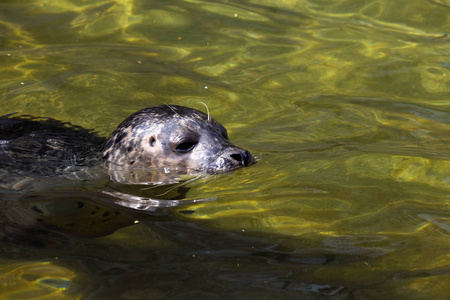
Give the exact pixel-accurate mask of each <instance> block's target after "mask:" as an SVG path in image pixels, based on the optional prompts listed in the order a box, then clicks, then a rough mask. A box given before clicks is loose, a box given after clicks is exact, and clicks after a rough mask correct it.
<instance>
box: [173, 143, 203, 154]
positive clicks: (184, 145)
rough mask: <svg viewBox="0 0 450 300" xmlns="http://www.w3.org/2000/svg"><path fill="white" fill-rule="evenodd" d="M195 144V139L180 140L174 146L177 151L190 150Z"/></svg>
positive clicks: (184, 151) (185, 151) (186, 151)
mask: <svg viewBox="0 0 450 300" xmlns="http://www.w3.org/2000/svg"><path fill="white" fill-rule="evenodd" d="M197 144H198V142H195V141H185V142H182V143H180V144H178V145H177V147H176V148H175V152H178V153H188V152H191V151H192V150H193V149H194V147H195V146H196V145H197Z"/></svg>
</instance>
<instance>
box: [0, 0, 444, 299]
mask: <svg viewBox="0 0 450 300" xmlns="http://www.w3.org/2000/svg"><path fill="white" fill-rule="evenodd" d="M0 16H1V17H0V32H1V34H0V37H1V39H0V70H1V76H0V113H1V114H2V115H4V114H8V113H12V112H17V113H18V114H25V115H34V116H45V117H52V118H55V119H58V120H63V121H68V122H71V123H72V124H76V125H81V126H83V127H85V128H90V129H95V130H96V131H98V133H99V134H100V135H102V136H107V135H108V134H109V133H110V132H111V131H112V130H114V128H115V127H116V126H117V125H118V124H119V123H120V122H121V121H122V120H123V119H124V118H125V117H126V116H128V115H129V114H131V113H133V112H135V111H137V110H139V109H141V108H144V107H147V106H152V105H157V104H163V103H171V104H178V105H184V106H190V107H193V108H196V109H199V110H204V109H205V108H204V106H203V105H202V104H201V103H200V102H205V103H206V104H207V105H208V107H209V110H210V113H211V114H212V116H213V117H214V118H215V119H217V120H218V121H219V122H221V123H222V124H223V125H225V127H227V129H228V131H229V135H230V137H231V140H232V141H233V142H234V143H235V144H237V145H239V146H242V147H244V148H246V149H249V150H250V152H252V153H253V154H254V155H255V156H256V157H257V159H258V161H259V162H258V164H257V165H255V166H252V167H250V168H245V169H242V170H238V171H236V172H232V173H231V174H225V175H217V176H207V177H202V178H199V179H197V180H193V181H192V182H190V183H188V184H187V186H186V187H187V188H189V190H188V191H187V192H186V195H185V197H186V199H187V200H191V199H199V198H213V199H215V200H214V201H208V202H201V203H197V204H192V205H191V204H187V205H182V206H175V207H167V208H161V209H158V210H156V211H140V210H133V209H123V211H121V212H122V214H121V217H117V219H115V220H114V221H111V222H110V223H109V224H106V225H105V224H104V223H102V222H101V221H102V219H101V218H100V219H98V218H96V217H92V216H90V217H89V216H88V215H89V212H90V211H91V210H90V209H93V210H95V211H97V212H98V214H100V212H101V214H102V215H105V214H106V215H107V213H108V212H110V211H112V210H114V209H117V208H116V207H114V206H111V205H110V204H109V203H108V201H107V200H108V199H109V200H114V199H110V198H108V197H106V198H105V197H103V196H102V197H100V196H99V195H98V194H97V193H96V192H95V190H96V189H97V187H98V186H101V187H105V186H109V185H110V184H111V183H109V182H107V181H106V182H104V181H103V182H95V184H94V183H89V182H85V183H83V184H82V185H81V186H78V187H76V188H73V189H74V190H70V193H68V191H67V190H62V191H61V190H58V189H57V188H56V187H55V189H54V190H52V189H50V190H47V191H45V192H42V193H38V194H33V195H25V196H26V197H25V196H24V197H25V199H24V200H23V201H22V202H21V203H22V204H20V205H18V206H17V207H16V206H14V209H13V210H12V211H13V212H14V213H16V214H18V216H20V218H23V219H26V217H27V214H28V212H26V211H28V210H27V209H24V207H27V208H30V207H31V208H32V207H33V205H35V203H36V202H39V204H41V205H44V207H47V208H48V210H49V212H51V214H50V216H48V220H50V219H51V220H53V222H55V224H57V225H58V226H59V228H57V230H56V229H55V230H48V231H44V232H41V231H39V232H36V231H33V230H34V229H33V228H27V231H25V233H23V232H21V231H19V232H16V231H14V232H15V234H17V236H18V238H17V239H8V238H5V237H4V236H3V237H2V240H3V241H2V244H1V247H0V248H1V250H0V263H1V265H0V266H1V271H2V272H1V274H2V275H1V277H0V298H2V299H213V298H219V299H325V298H326V299H447V297H448V295H450V288H449V285H448V282H449V279H450V274H449V250H450V240H449V233H450V210H449V203H450V196H449V195H450V193H449V191H450V93H449V88H450V63H449V57H450V37H449V36H448V34H449V33H450V18H449V16H450V3H449V2H448V1H445V0H429V1H419V0H413V1H411V0H408V1H406V0H397V1H381V0H380V1H356V0H340V1H320V0H316V1H312V0H310V1H306V0H285V1H269V0H262V1H261V0H258V1H256V0H255V1H250V0H247V1H225V0H224V1H219V0H215V1H192V0H186V1H144V0H116V1H110V0H105V1H93V0H91V1H89V0H87V1H77V0H72V1H68V0H58V1H54V0H46V1H24V0H20V1H18V0H14V1H6V0H4V1H2V2H1V3H0ZM115 188H117V189H119V188H122V189H124V192H126V193H130V194H131V193H133V194H141V195H142V194H144V195H145V194H146V193H149V191H148V190H146V189H145V187H142V186H138V187H132V188H130V187H115ZM130 190H131V191H130ZM161 193H163V192H161ZM80 199H81V200H82V201H83V203H86V206H83V207H82V208H80V207H79V204H78V203H79V201H80ZM27 201H28V202H27ZM28 203H30V204H28ZM55 203H56V204H55ZM112 207H113V208H112ZM80 209H81V210H80ZM22 211H23V213H22ZM21 214H23V215H21ZM67 218H68V219H71V220H75V221H74V224H76V225H77V226H78V227H77V229H71V228H72V227H70V226H69V225H70V224H68V223H67V222H66V223H64V222H63V221H62V220H65V219H67ZM92 222H94V223H95V226H91V227H89V226H90V225H89V224H93V223H92ZM64 224H65V225H64ZM102 224H103V225H102ZM63 225H64V226H63ZM66 225H67V226H66ZM58 226H57V227H58ZM8 232H9V231H8Z"/></svg>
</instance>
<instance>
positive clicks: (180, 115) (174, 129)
mask: <svg viewBox="0 0 450 300" xmlns="http://www.w3.org/2000/svg"><path fill="white" fill-rule="evenodd" d="M102 159H103V160H106V161H107V171H108V173H109V175H110V178H111V179H112V180H113V181H115V182H120V183H132V184H136V183H142V182H145V183H146V184H152V183H157V184H164V183H173V182H176V180H172V179H171V180H167V179H161V178H159V179H156V178H155V176H156V175H155V174H167V173H171V174H198V173H205V174H217V173H224V172H228V171H232V170H235V169H238V168H241V167H246V166H249V165H252V164H254V163H255V162H256V161H255V159H254V158H253V156H252V155H251V154H250V153H249V152H248V151H247V150H245V149H243V148H240V147H237V146H235V145H233V144H232V143H231V142H230V140H229V138H228V133H227V131H226V129H225V128H224V127H223V126H222V125H221V124H219V123H218V122H217V121H215V120H214V119H213V118H211V117H210V116H209V115H206V114H204V113H202V112H200V111H198V110H195V109H192V108H187V107H183V106H177V105H161V106H154V107H149V108H145V109H142V110H140V111H138V112H136V113H134V114H132V115H131V116H129V117H128V118H127V119H125V120H124V121H123V122H122V123H121V124H120V125H119V126H118V127H117V129H116V130H115V131H114V132H113V133H112V134H111V136H110V137H109V138H108V139H105V138H103V137H100V136H98V135H97V134H96V133H95V132H93V131H92V130H87V129H84V128H81V127H79V126H73V125H71V124H69V123H64V122H61V121H57V120H54V119H48V118H36V117H30V116H22V117H12V116H11V115H6V116H3V117H1V118H0V186H1V187H8V186H14V189H15V190H18V191H20V190H29V189H27V187H26V186H25V185H26V184H28V185H35V186H36V185H39V184H40V182H39V181H42V180H43V178H53V179H52V180H51V181H49V183H50V184H51V183H52V182H53V183H54V182H56V181H55V180H56V178H58V179H62V180H64V179H65V178H66V179H67V178H75V179H82V180H90V179H92V178H95V177H96V171H95V170H97V169H102V168H103V169H104V165H105V164H104V163H102ZM150 170H151V172H152V174H153V175H151V176H149V175H148V173H149V171H150ZM94 171H95V172H94ZM97 173H98V172H97ZM103 173H104V171H103ZM142 173H146V175H145V176H142ZM136 174H141V175H136ZM158 176H161V175H158ZM97 177H98V176H97ZM136 177H141V178H142V180H141V179H138V180H137V179H136ZM144 177H146V178H144ZM152 177H153V178H152ZM156 177H157V176H156ZM24 178H26V180H24ZM37 178H38V180H36V179H37ZM19 182H20V184H17V183H19ZM30 189H31V190H36V189H35V188H30Z"/></svg>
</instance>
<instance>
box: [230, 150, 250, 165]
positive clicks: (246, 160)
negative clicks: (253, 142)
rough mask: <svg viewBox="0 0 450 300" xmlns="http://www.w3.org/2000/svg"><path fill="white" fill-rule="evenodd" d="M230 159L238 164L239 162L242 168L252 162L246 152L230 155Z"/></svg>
mask: <svg viewBox="0 0 450 300" xmlns="http://www.w3.org/2000/svg"><path fill="white" fill-rule="evenodd" d="M230 157H231V158H232V159H234V160H236V161H238V162H241V163H242V164H243V165H244V167H246V166H248V165H249V164H250V163H251V162H252V161H253V157H252V155H251V154H250V152H248V151H247V150H244V151H242V152H239V153H233V154H230Z"/></svg>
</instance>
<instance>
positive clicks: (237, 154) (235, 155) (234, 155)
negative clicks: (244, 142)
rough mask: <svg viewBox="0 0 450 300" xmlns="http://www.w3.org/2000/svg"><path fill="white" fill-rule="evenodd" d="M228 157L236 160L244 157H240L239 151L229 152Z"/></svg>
mask: <svg viewBox="0 0 450 300" xmlns="http://www.w3.org/2000/svg"><path fill="white" fill-rule="evenodd" d="M230 157H231V158H232V159H234V160H237V161H242V160H243V159H244V158H243V157H242V154H241V153H235V154H231V155H230Z"/></svg>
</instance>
